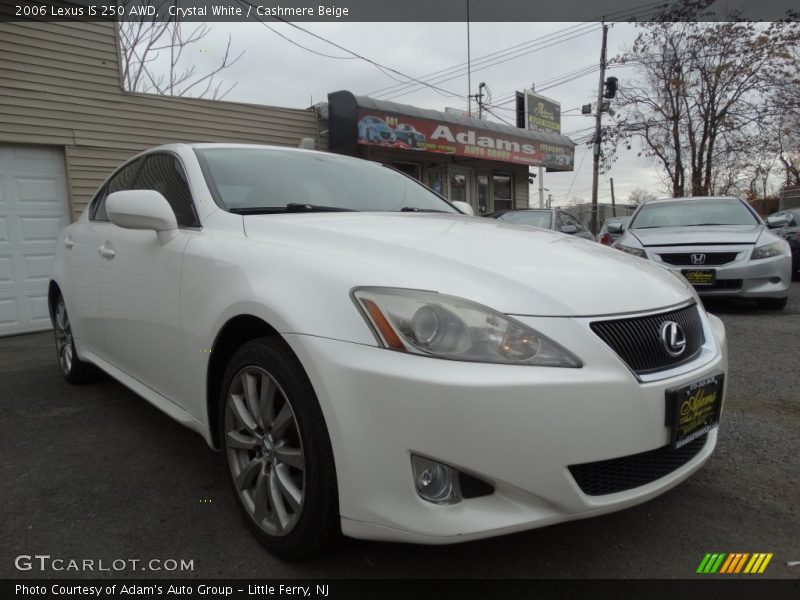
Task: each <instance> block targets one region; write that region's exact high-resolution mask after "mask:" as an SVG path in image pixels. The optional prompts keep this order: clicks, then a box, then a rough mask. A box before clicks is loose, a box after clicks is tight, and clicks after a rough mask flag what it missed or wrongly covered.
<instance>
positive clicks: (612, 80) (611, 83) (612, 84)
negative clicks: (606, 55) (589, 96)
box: [603, 77, 618, 98]
mask: <svg viewBox="0 0 800 600" xmlns="http://www.w3.org/2000/svg"><path fill="white" fill-rule="evenodd" d="M617 81H618V79H617V78H616V77H608V78H607V79H606V91H605V93H604V94H603V98H613V97H614V96H616V95H617Z"/></svg>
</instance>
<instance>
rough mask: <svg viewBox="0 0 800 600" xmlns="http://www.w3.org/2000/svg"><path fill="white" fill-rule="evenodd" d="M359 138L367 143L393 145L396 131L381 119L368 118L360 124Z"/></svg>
mask: <svg viewBox="0 0 800 600" xmlns="http://www.w3.org/2000/svg"><path fill="white" fill-rule="evenodd" d="M358 137H359V139H362V140H364V141H366V142H372V143H385V144H393V143H394V141H395V137H394V130H393V129H392V128H391V127H389V126H388V125H387V124H386V121H384V120H383V119H381V118H379V117H373V116H370V115H368V116H366V117H364V118H363V119H361V120H360V121H359V122H358Z"/></svg>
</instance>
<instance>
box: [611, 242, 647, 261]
mask: <svg viewBox="0 0 800 600" xmlns="http://www.w3.org/2000/svg"><path fill="white" fill-rule="evenodd" d="M614 248H616V249H617V250H622V251H623V252H627V253H628V254H633V255H634V256H638V257H639V258H645V259H646V258H647V254H645V253H644V250H642V249H641V248H634V247H633V246H625V245H623V244H620V243H619V242H617V243H616V244H614Z"/></svg>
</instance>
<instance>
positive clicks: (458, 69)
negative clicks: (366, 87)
mask: <svg viewBox="0 0 800 600" xmlns="http://www.w3.org/2000/svg"><path fill="white" fill-rule="evenodd" d="M592 26H594V24H593V23H581V24H579V25H572V26H570V27H566V28H564V29H560V30H557V31H554V32H552V33H549V34H547V35H546V36H544V37H542V38H537V39H535V40H528V41H525V42H521V43H519V44H515V45H513V46H508V47H507V48H503V49H501V50H497V51H495V52H491V53H489V54H485V55H483V56H480V57H478V58H476V59H474V60H473V61H472V66H475V65H478V66H480V65H483V64H486V63H488V62H491V61H494V60H497V59H498V58H503V57H506V56H510V55H513V54H516V53H519V52H524V53H525V54H527V53H529V52H528V50H530V51H531V52H534V51H536V50H531V48H535V47H536V46H540V45H542V44H546V43H548V42H552V41H553V39H557V38H558V37H563V36H564V35H566V32H568V31H569V30H571V29H586V28H590V27H592ZM557 34H560V35H557ZM550 38H552V39H550ZM563 41H566V40H563ZM558 43H560V42H558ZM518 56H524V54H519V55H518ZM511 58H517V56H512V57H511ZM511 58H508V59H506V60H511ZM502 62H505V61H502ZM498 64H499V63H498ZM466 66H467V63H459V64H457V65H453V66H450V67H447V68H444V69H440V70H438V71H434V72H432V73H428V74H426V75H421V76H420V77H419V79H421V80H424V81H430V80H433V79H439V78H442V77H447V76H450V75H455V76H456V77H458V76H460V75H462V74H464V73H465V72H466V70H467V69H466ZM472 70H473V71H475V70H478V69H472ZM403 87H406V86H403V85H391V86H388V87H385V88H381V89H379V90H375V91H373V92H370V93H369V96H372V97H379V96H389V95H392V94H394V93H396V92H400V91H401V90H402V88H403Z"/></svg>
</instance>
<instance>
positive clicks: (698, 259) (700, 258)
mask: <svg viewBox="0 0 800 600" xmlns="http://www.w3.org/2000/svg"><path fill="white" fill-rule="evenodd" d="M692 264H693V265H704V264H706V255H705V254H692Z"/></svg>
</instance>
